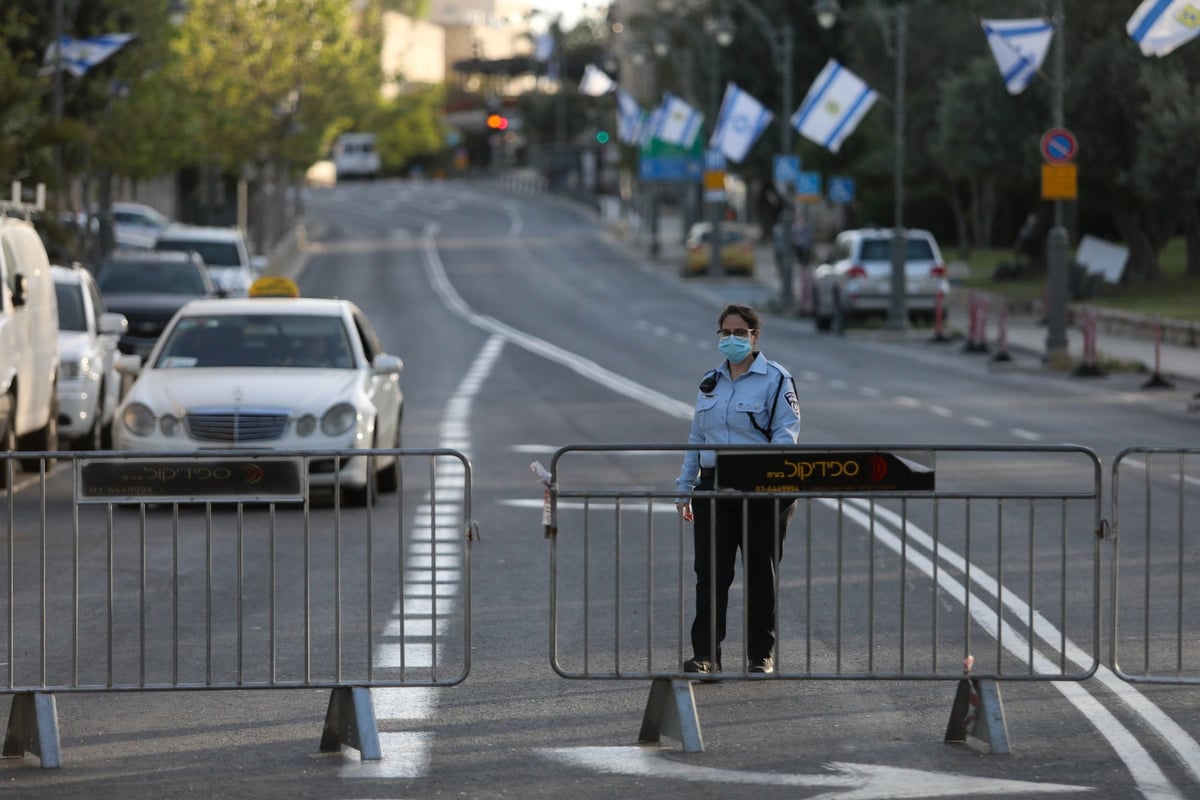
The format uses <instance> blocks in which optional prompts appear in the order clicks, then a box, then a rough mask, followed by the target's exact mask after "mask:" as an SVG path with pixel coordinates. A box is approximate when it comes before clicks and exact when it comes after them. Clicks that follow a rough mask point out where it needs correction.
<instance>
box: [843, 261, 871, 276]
mask: <svg viewBox="0 0 1200 800" xmlns="http://www.w3.org/2000/svg"><path fill="white" fill-rule="evenodd" d="M846 277H847V278H865V277H867V268H866V267H864V266H863V265H862V264H855V265H854V266H853V267H851V268H850V269H848V270H846Z"/></svg>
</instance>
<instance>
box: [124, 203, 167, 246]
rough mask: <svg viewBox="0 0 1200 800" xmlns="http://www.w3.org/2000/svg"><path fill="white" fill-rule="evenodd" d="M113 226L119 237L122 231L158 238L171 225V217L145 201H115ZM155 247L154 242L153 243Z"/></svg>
mask: <svg viewBox="0 0 1200 800" xmlns="http://www.w3.org/2000/svg"><path fill="white" fill-rule="evenodd" d="M112 216H113V228H114V229H115V230H116V233H117V236H118V243H119V237H120V235H121V233H122V232H124V233H128V234H138V235H141V236H146V237H149V238H150V239H151V240H152V241H153V240H157V239H158V236H159V234H161V233H162V232H163V231H165V230H166V229H167V228H168V227H170V225H171V218H170V217H168V216H167V215H166V214H164V213H162V212H161V211H159V210H158V209H157V208H155V207H154V206H148V205H146V204H144V203H113V204H112ZM151 246H152V247H153V244H152V245H151Z"/></svg>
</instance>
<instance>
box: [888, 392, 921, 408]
mask: <svg viewBox="0 0 1200 800" xmlns="http://www.w3.org/2000/svg"><path fill="white" fill-rule="evenodd" d="M892 400H894V401H895V402H896V405H901V406H904V407H905V408H920V407H921V401H920V400H918V399H917V398H915V397H908V396H907V395H903V394H898V395H896V396H895V397H893V398H892Z"/></svg>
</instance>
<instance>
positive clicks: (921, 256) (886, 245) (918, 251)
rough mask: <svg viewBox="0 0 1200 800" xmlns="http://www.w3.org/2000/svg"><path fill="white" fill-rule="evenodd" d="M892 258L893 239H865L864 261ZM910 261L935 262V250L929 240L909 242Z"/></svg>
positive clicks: (863, 247) (912, 240) (863, 244)
mask: <svg viewBox="0 0 1200 800" xmlns="http://www.w3.org/2000/svg"><path fill="white" fill-rule="evenodd" d="M891 257H892V240H891V239H864V240H863V243H862V260H863V261H888V260H890V259H891ZM908 260H909V261H931V260H933V248H932V247H930V246H929V240H928V239H909V240H908Z"/></svg>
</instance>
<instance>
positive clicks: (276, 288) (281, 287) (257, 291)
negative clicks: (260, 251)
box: [247, 275, 300, 297]
mask: <svg viewBox="0 0 1200 800" xmlns="http://www.w3.org/2000/svg"><path fill="white" fill-rule="evenodd" d="M247 294H249V295H250V297H299V296H300V287H299V286H297V285H296V282H295V281H294V280H292V279H291V278H285V277H283V276H282V275H264V276H262V277H261V278H259V279H258V280H256V281H255V282H254V283H252V284H250V291H249V292H248V293H247Z"/></svg>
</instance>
